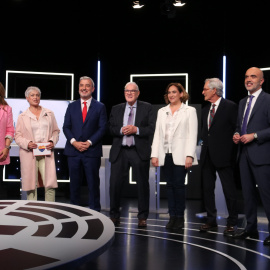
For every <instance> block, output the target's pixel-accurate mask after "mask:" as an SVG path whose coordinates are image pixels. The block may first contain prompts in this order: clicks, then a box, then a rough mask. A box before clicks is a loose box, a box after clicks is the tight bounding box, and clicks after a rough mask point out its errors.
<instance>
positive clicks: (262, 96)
mask: <svg viewBox="0 0 270 270" xmlns="http://www.w3.org/2000/svg"><path fill="white" fill-rule="evenodd" d="M263 100H264V92H263V91H262V92H261V93H260V95H259V96H258V98H257V100H256V103H255V105H254V107H253V109H252V111H251V114H250V117H249V121H250V120H251V119H252V117H253V115H254V114H255V112H256V111H257V110H258V108H260V107H261V105H262V102H263ZM249 121H248V122H249Z"/></svg>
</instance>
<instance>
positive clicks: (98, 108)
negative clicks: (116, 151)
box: [63, 98, 107, 157]
mask: <svg viewBox="0 0 270 270" xmlns="http://www.w3.org/2000/svg"><path fill="white" fill-rule="evenodd" d="M106 129H107V113H106V108H105V106H104V104H103V103H101V102H98V101H96V100H95V99H93V98H92V100H91V104H90V107H89V109H88V112H87V115H86V118H85V121H84V122H83V118H82V109H81V99H78V100H76V101H74V102H72V103H70V104H69V106H68V108H67V111H66V114H65V120H64V124H63V132H64V134H65V136H66V138H67V142H66V146H65V150H64V154H65V155H67V156H79V155H84V156H87V157H101V156H102V138H103V136H104V135H105V133H106ZM72 138H74V139H75V140H76V141H83V142H85V141H87V140H90V141H91V142H92V145H91V146H90V147H89V148H88V149H87V150H86V151H84V152H80V151H78V150H77V149H76V148H75V147H74V146H72V145H71V144H70V140H71V139H72Z"/></svg>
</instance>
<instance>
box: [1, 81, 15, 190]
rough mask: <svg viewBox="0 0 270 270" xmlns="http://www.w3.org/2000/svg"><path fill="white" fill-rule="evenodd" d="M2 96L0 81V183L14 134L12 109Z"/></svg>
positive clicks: (7, 161) (3, 89) (8, 159)
mask: <svg viewBox="0 0 270 270" xmlns="http://www.w3.org/2000/svg"><path fill="white" fill-rule="evenodd" d="M4 97H5V88H4V86H3V85H2V83H0V183H1V182H2V181H3V168H4V165H6V164H9V163H10V158H9V149H10V144H11V142H12V141H13V136H14V126H13V117H12V109H11V107H10V106H8V104H7V102H6V101H5V99H4ZM0 188H1V187H0Z"/></svg>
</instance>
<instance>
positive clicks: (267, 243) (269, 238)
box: [263, 235, 270, 246]
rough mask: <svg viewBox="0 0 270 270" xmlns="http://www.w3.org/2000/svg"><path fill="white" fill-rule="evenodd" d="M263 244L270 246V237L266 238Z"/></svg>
mask: <svg viewBox="0 0 270 270" xmlns="http://www.w3.org/2000/svg"><path fill="white" fill-rule="evenodd" d="M263 244H264V245H265V246H270V235H269V236H268V237H266V238H265V240H264V241H263Z"/></svg>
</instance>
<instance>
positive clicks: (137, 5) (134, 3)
mask: <svg viewBox="0 0 270 270" xmlns="http://www.w3.org/2000/svg"><path fill="white" fill-rule="evenodd" d="M143 6H144V5H142V4H141V3H140V1H133V8H142V7H143Z"/></svg>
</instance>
